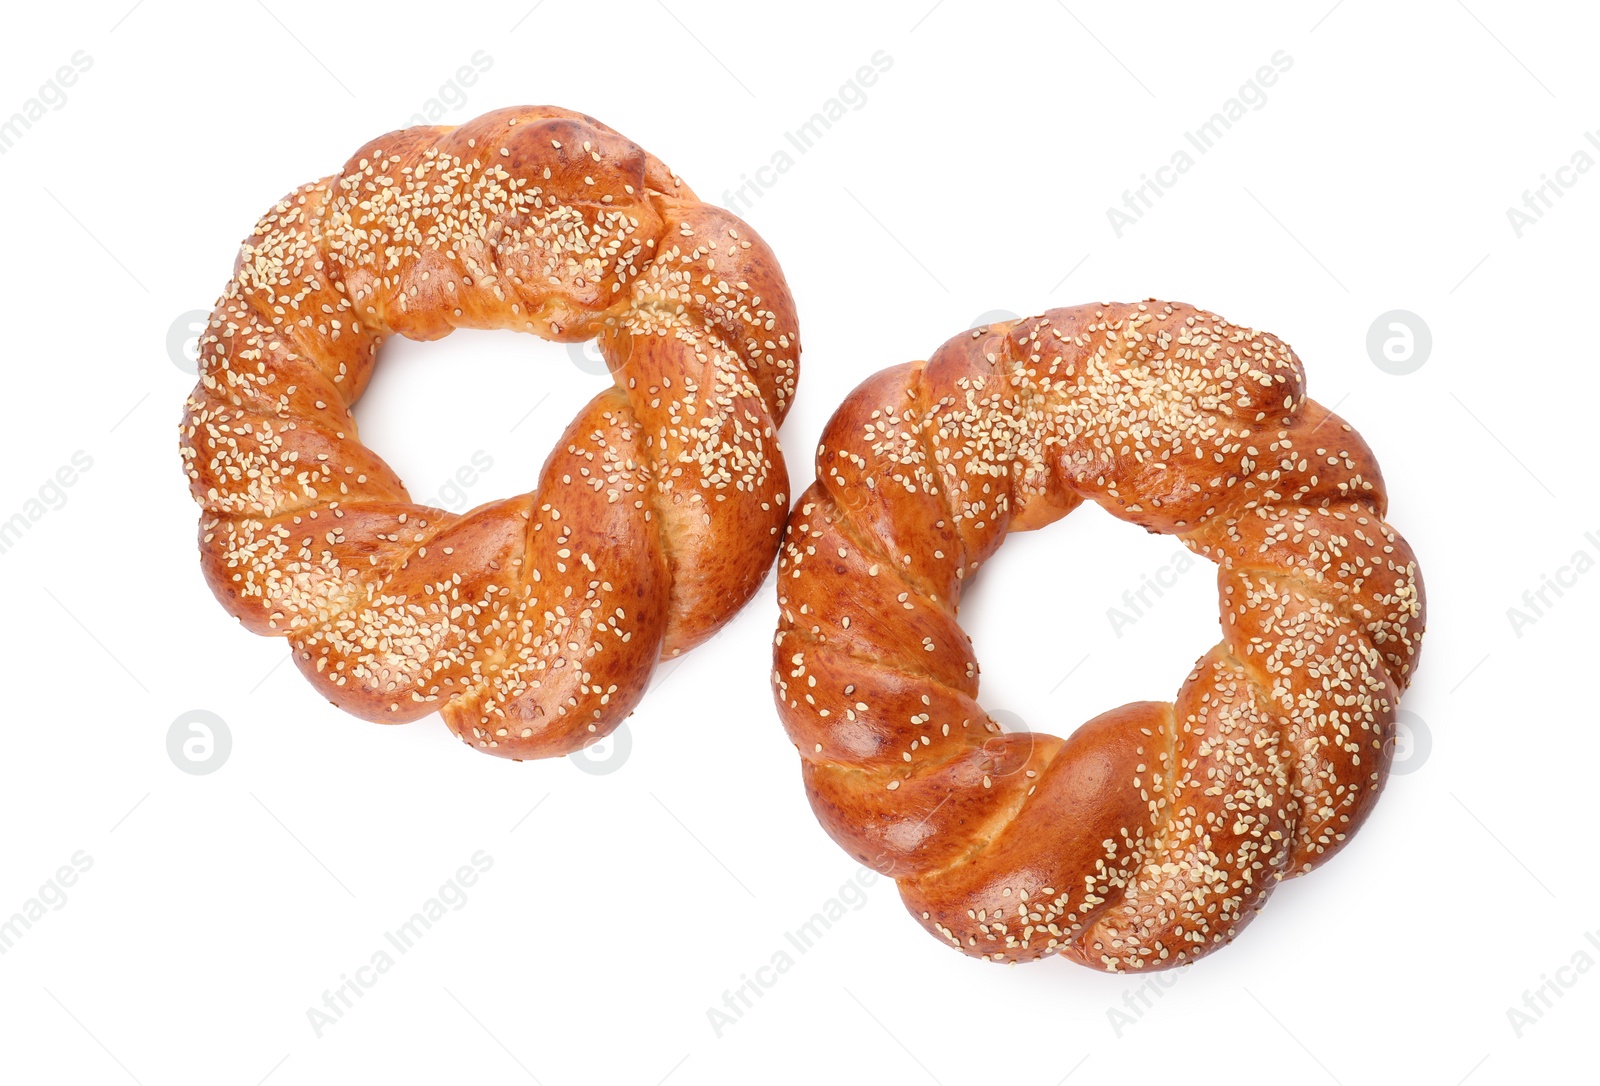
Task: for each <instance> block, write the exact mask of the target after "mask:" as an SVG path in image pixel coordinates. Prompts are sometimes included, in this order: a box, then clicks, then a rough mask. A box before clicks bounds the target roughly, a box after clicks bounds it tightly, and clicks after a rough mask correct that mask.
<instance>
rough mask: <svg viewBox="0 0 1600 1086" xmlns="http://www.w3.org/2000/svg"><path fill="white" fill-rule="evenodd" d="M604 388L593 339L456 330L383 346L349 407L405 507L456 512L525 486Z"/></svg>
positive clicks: (532, 482)
mask: <svg viewBox="0 0 1600 1086" xmlns="http://www.w3.org/2000/svg"><path fill="white" fill-rule="evenodd" d="M610 384H611V377H610V373H609V371H608V370H607V369H606V364H605V361H604V360H603V359H601V357H600V351H599V348H598V346H597V345H596V344H595V342H594V341H593V340H586V341H582V342H578V343H555V342H551V341H549V340H545V339H542V338H540V337H538V336H534V335H508V334H506V333H505V332H504V331H500V330H481V329H474V328H463V329H459V330H457V331H455V332H452V333H451V334H450V335H449V336H446V337H445V338H444V339H443V340H440V341H434V342H427V343H423V342H417V341H416V340H410V339H406V338H404V337H401V336H395V337H392V338H391V339H389V340H388V341H386V342H385V343H384V345H383V346H382V348H380V350H379V352H378V363H377V365H376V366H375V367H374V369H373V375H372V380H371V381H370V382H369V383H368V385H367V388H366V390H365V391H364V392H363V393H362V395H361V398H360V399H359V400H357V401H356V403H355V404H354V406H353V408H352V411H353V413H354V415H355V416H356V422H357V424H358V425H359V426H360V428H361V439H362V442H363V443H364V444H365V445H367V446H368V447H369V448H371V449H373V450H375V451H376V452H377V453H378V454H379V455H380V456H382V457H383V458H384V460H386V461H387V462H388V463H389V465H390V466H391V467H393V468H394V470H395V471H396V472H397V473H398V474H399V476H400V478H401V480H402V481H403V482H404V483H405V484H406V488H407V489H408V490H409V491H410V493H411V498H412V500H413V501H415V502H417V503H418V504H421V505H430V506H433V507H435V508H438V509H444V510H446V511H448V512H451V513H464V512H466V511H467V510H469V509H472V508H475V507H476V506H479V505H482V504H483V503H485V502H488V501H497V500H499V499H501V498H507V497H511V496H512V495H515V494H523V493H527V492H528V491H531V490H533V489H534V487H535V486H537V485H538V481H539V469H540V467H541V466H542V465H543V464H544V462H545V461H546V459H548V458H549V456H550V453H551V451H552V449H553V448H554V446H555V443H556V441H557V439H558V438H559V437H560V436H561V434H562V432H563V431H564V430H565V429H566V427H567V424H568V423H569V422H570V421H571V420H572V418H573V416H574V415H576V414H577V412H578V409H579V408H580V407H582V405H583V404H585V403H587V402H588V401H589V400H590V399H592V398H593V397H594V395H595V394H596V393H598V392H600V391H601V390H602V389H604V388H606V387H607V386H609V385H610Z"/></svg>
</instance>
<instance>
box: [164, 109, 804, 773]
mask: <svg viewBox="0 0 1600 1086" xmlns="http://www.w3.org/2000/svg"><path fill="white" fill-rule="evenodd" d="M454 328H508V329H513V330H516V331H527V332H532V333H534V334H536V335H538V336H541V337H543V338H545V339H552V340H562V341H577V340H585V339H592V338H598V341H599V347H600V350H601V353H602V355H603V356H604V357H605V359H606V361H607V364H608V365H609V366H610V368H611V372H612V376H613V378H614V382H613V384H612V386H611V387H609V388H607V389H606V390H605V391H603V392H601V393H600V394H599V395H597V396H596V397H595V398H594V399H593V400H591V401H590V402H589V404H588V405H587V406H586V407H584V408H583V409H582V410H581V411H580V412H579V413H578V416H577V417H576V418H575V419H574V420H573V422H572V424H571V425H570V426H568V427H567V430H566V432H565V433H564V434H562V436H561V438H560V440H559V441H558V442H557V443H556V447H555V450H554V452H552V453H551V455H550V458H549V460H548V461H547V462H546V463H545V465H544V469H543V471H542V472H541V474H540V477H539V485H538V489H537V490H535V491H534V492H532V493H530V494H524V495H522V496H520V497H516V498H511V499H508V500H505V501H499V502H494V503H491V504H488V505H484V506H480V507H479V508H477V509H474V510H472V511H470V512H468V513H466V514H465V515H461V516H455V515H452V514H450V513H447V512H445V511H443V510H440V509H434V508H429V507H427V506H422V505H416V504H413V503H412V501H411V500H410V498H409V496H408V495H407V493H406V489H405V487H404V486H402V485H401V483H400V480H399V479H398V478H396V476H395V474H394V472H393V471H391V470H390V469H389V467H388V466H387V465H386V464H384V462H383V461H382V460H381V459H380V458H379V457H378V456H377V454H375V453H373V452H372V451H371V450H369V449H367V448H366V447H365V446H364V445H362V444H361V442H360V439H359V437H358V436H357V432H356V423H355V419H354V418H353V417H352V415H351V411H350V406H351V404H352V403H353V402H354V401H355V399H356V398H357V397H358V396H359V395H360V394H361V391H362V389H363V388H364V387H365V386H366V383H367V380H368V378H369V377H370V376H371V373H372V367H373V364H374V362H375V360H376V357H377V352H378V347H379V344H381V343H382V342H383V340H384V338H385V337H387V336H390V335H402V336H407V337H409V338H412V339H422V340H425V339H437V338H439V337H441V336H444V335H446V334H447V333H449V332H450V331H451V330H452V329H454ZM799 353H800V342H799V337H798V333H797V329H796V325H795V315H794V304H793V301H792V300H791V298H790V295H789V290H788V287H787V285H786V284H785V283H784V280H783V276H782V273H781V272H780V271H779V269H778V263H777V260H776V259H775V258H774V257H773V255H772V253H771V251H770V250H769V249H768V248H767V247H766V245H765V244H764V243H763V242H762V241H761V239H760V238H759V237H757V236H756V234H755V232H754V231H752V230H751V229H750V228H749V227H747V226H746V225H745V224H744V223H742V222H741V221H740V220H739V219H738V218H736V217H735V216H733V215H732V214H730V213H729V212H727V211H724V210H722V209H721V208H717V207H712V206H710V205H708V204H704V203H701V202H700V201H699V200H698V199H696V198H695V196H694V193H693V192H691V191H690V190H689V188H688V187H687V186H685V185H684V184H683V183H682V182H681V181H680V180H678V178H677V177H676V176H674V175H673V174H672V173H671V171H669V170H668V169H667V168H666V167H665V166H664V165H662V163H661V162H659V161H658V160H657V159H655V158H654V157H653V156H651V155H649V154H647V153H645V152H644V151H643V150H641V149H640V148H638V147H636V146H635V145H634V144H632V143H630V142H629V141H628V140H626V139H624V138H623V137H622V136H621V135H619V134H618V133H616V132H614V131H613V130H611V129H610V128H607V127H606V126H605V125H603V124H601V123H599V122H598V121H596V120H594V119H593V118H591V117H586V116H584V115H582V114H579V113H572V112H569V111H567V110H561V109H554V108H549V107H527V108H517V109H505V110H500V111H498V112H495V113H490V114H486V115H484V116H482V117H479V118H477V119H475V120H473V121H471V122H469V123H467V124H465V125H462V126H461V127H459V128H442V127H428V128H409V129H405V130H402V131H398V132H392V133H390V134H389V135H387V136H383V137H381V138H379V139H377V140H375V141H373V142H372V143H370V144H368V145H367V146H365V147H363V148H362V149H361V150H359V151H358V152H356V154H355V155H354V156H353V157H352V158H351V159H350V161H349V162H348V163H347V164H346V165H345V167H344V169H343V170H341V171H340V172H339V173H337V174H335V175H333V176H331V177H326V178H323V179H322V180H320V181H315V182H312V183H311V184H309V185H305V186H303V187H301V188H299V189H296V190H295V191H294V192H292V193H290V194H289V195H288V196H287V197H285V198H284V199H283V200H282V201H281V202H280V203H279V204H278V205H277V206H276V207H274V208H273V209H272V210H271V211H269V212H268V213H267V214H266V216H265V217H264V218H262V220H261V221H260V223H259V224H258V225H257V226H256V229H255V232H254V234H252V235H251V236H250V237H249V238H248V239H247V240H246V241H245V242H244V244H243V246H242V248H241V251H240V254H239V258H238V262H237V264H236V266H235V272H234V276H233V278H232V280H231V281H230V282H229V283H228V286H227V289H226V291H225V292H224V293H223V295H222V298H221V300H220V301H219V302H218V303H217V306H216V309H215V310H214V311H213V312H212V314H211V320H210V323H209V325H208V326H207V328H206V330H205V332H204V334H203V336H202V338H201V340H200V383H199V384H198V385H197V386H196V387H195V390H194V392H193V393H192V394H191V396H190V398H189V401H188V404H187V410H186V414H185V418H184V422H183V426H182V451H183V458H184V465H185V468H186V470H187V472H188V475H189V483H190V489H191V491H192V492H193V494H194V497H195V499H196V500H197V501H198V502H199V503H200V507H201V510H202V513H201V522H200V554H201V564H202V567H203V569H204V571H205V576H206V578H207V580H208V581H209V583H210V585H211V588H212V590H213V591H214V592H215V593H216V595H217V598H218V599H219V600H221V601H222V603H223V605H224V606H225V607H227V609H228V610H229V611H230V612H232V613H233V614H234V615H235V616H237V617H238V618H239V619H240V620H241V621H242V622H243V623H244V625H245V626H246V627H248V628H249V629H251V630H253V631H255V632H257V633H263V634H274V635H278V636H282V637H287V638H288V639H289V643H290V645H291V647H292V650H293V657H294V660H295V663H296V664H297V665H298V666H299V668H300V670H301V671H302V672H303V673H304V674H305V676H306V677H307V678H308V679H309V680H310V681H311V682H312V683H313V684H314V685H315V686H316V687H317V688H318V689H319V690H321V691H322V692H323V693H324V694H325V695H326V696H327V697H328V698H329V699H330V700H332V701H333V703H334V704H335V705H338V706H339V707H341V708H343V709H346V710H348V711H350V712H352V713H355V714H356V715H358V716H362V717H366V718H367V719H369V720H380V721H393V722H400V721H406V720H412V719H415V718H417V717H420V716H424V715H426V714H428V713H431V712H433V711H434V710H436V709H437V710H439V711H440V712H441V714H442V715H443V716H444V718H445V720H446V721H447V722H448V723H449V725H450V727H451V728H452V729H453V730H454V731H455V732H456V734H458V735H459V736H460V737H461V738H462V739H463V740H465V741H466V742H467V743H469V744H470V745H472V746H474V747H476V748H478V749H480V750H485V751H488V752H490V753H493V754H499V755H503V756H507V757H512V758H527V757H543V756H549V755H555V754H563V753H567V752H570V751H572V750H575V749H578V748H580V747H582V746H584V745H586V744H587V743H589V742H592V741H594V740H596V739H598V738H599V737H600V736H603V735H605V734H606V733H607V732H609V731H610V730H611V729H613V728H614V727H616V725H617V724H618V723H619V722H620V721H621V720H622V719H623V718H624V717H626V716H627V715H628V713H629V712H631V711H632V709H633V707H634V705H635V704H636V703H637V702H638V700H639V698H640V697H641V696H642V695H643V693H644V690H645V686H646V682H647V680H648V678H649V676H650V673H651V670H652V669H653V668H654V666H655V664H656V661H657V660H658V659H659V658H660V657H662V656H672V655H676V654H677V653H680V652H682V651H684V650H686V649H688V648H690V647H692V646H694V645H695V644H697V643H699V642H700V641H702V640H704V639H705V638H706V637H708V636H710V635H711V634H712V633H713V632H715V631H716V630H717V628H718V627H720V626H721V625H722V624H723V623H724V622H726V621H727V620H728V619H729V618H730V617H731V616H732V615H733V614H734V613H735V612H736V611H737V610H738V609H739V608H740V607H741V606H743V604H744V603H745V602H746V601H747V600H748V599H749V598H750V596H751V594H752V593H753V592H754V591H755V590H756V588H757V587H758V586H759V585H760V583H761V580H762V578H763V577H764V576H765V574H766V571H767V570H768V568H770V566H771V562H772V558H773V555H774V554H775V553H776V551H777V548H778V544H779V538H780V537H779V529H780V527H781V526H782V524H783V518H784V514H785V513H786V511H787V508H788V501H787V497H786V492H787V489H788V478H787V475H786V472H785V469H784V464H783V458H782V454H781V452H780V450H779V448H778V440H777V427H778V425H779V423H781V421H782V420H783V417H784V415H785V414H786V413H787V411H788V408H789V404H790V401H791V399H792V397H793V394H794V386H795V379H796V376H797V374H798V359H799ZM443 421H444V422H446V423H448V422H449V420H443Z"/></svg>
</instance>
